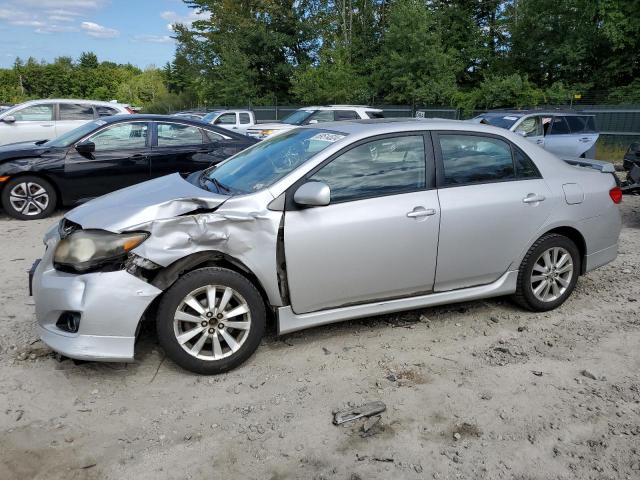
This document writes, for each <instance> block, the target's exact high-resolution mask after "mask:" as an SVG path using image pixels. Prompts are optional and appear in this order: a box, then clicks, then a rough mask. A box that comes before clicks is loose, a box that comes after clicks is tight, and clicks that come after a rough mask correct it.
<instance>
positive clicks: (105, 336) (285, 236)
mask: <svg viewBox="0 0 640 480" xmlns="http://www.w3.org/2000/svg"><path fill="white" fill-rule="evenodd" d="M577 163H579V164H580V165H570V164H569V163H567V162H565V161H562V160H560V159H558V158H557V157H555V156H554V155H553V154H551V153H549V152H546V151H544V150H542V149H541V148H539V147H538V146H536V145H534V144H532V143H530V142H528V141H527V140H526V139H524V138H522V137H521V136H519V135H515V134H513V133H510V132H507V131H505V130H502V129H498V128H494V127H490V126H485V125H472V124H469V123H462V122H454V121H444V120H437V121H436V120H431V121H428V120H403V121H400V120H379V121H371V120H369V121H367V120H365V121H349V122H339V123H328V124H322V125H321V126H308V127H303V128H298V129H295V130H293V131H290V132H287V133H284V134H282V135H279V136H275V137H273V138H272V139H269V140H266V141H264V142H261V143H260V144H257V145H255V146H252V147H251V148H249V149H247V150H245V151H243V152H241V153H239V154H237V155H235V156H234V157H231V158H230V159H228V160H226V161H225V162H223V163H221V164H219V165H217V166H216V167H212V168H210V169H208V170H205V171H204V172H199V173H197V174H193V175H191V176H189V177H187V178H184V177H182V176H180V175H178V174H174V175H169V176H166V177H162V178H158V179H155V180H152V181H149V182H146V183H143V184H139V185H137V186H134V187H130V188H127V189H124V190H120V191H117V192H114V193H111V194H109V195H106V196H104V197H101V198H98V199H96V200H93V201H91V202H89V203H86V204H84V205H82V206H80V207H78V208H76V209H74V210H71V211H70V212H68V213H67V214H66V215H65V218H64V219H63V220H62V221H61V222H60V224H59V225H57V226H55V227H54V228H52V229H51V230H50V231H49V232H48V234H47V235H46V237H45V243H46V245H47V249H46V252H45V254H44V257H43V259H42V261H40V263H39V264H38V266H37V268H36V270H35V272H34V273H33V288H34V295H35V300H36V315H37V319H38V324H39V332H40V335H41V337H42V339H43V340H44V341H45V342H46V343H47V344H49V345H50V346H51V347H52V348H53V349H54V350H57V351H58V352H60V353H61V354H63V355H65V356H68V357H72V358H78V359H90V360H111V361H130V360H132V359H133V357H134V345H135V339H136V335H137V334H138V332H139V331H140V328H139V326H140V324H141V322H142V321H143V320H148V321H151V322H155V324H156V327H157V332H158V338H159V342H160V344H161V345H162V347H163V348H164V349H165V351H166V353H167V354H168V356H169V357H170V358H171V359H173V360H174V361H175V362H176V363H177V364H179V365H181V366H182V367H184V368H185V369H187V370H191V371H193V372H198V373H204V374H213V373H219V372H223V371H226V370H229V369H231V368H233V367H235V366H237V365H239V364H241V363H242V362H243V361H244V360H246V359H247V358H248V357H249V356H250V355H251V354H252V353H253V352H254V351H255V349H256V348H257V347H258V344H259V343H260V339H261V337H262V336H263V334H264V331H265V323H266V319H267V312H272V313H273V316H274V317H275V319H276V322H277V327H278V332H279V333H288V332H293V331H296V330H301V329H304V328H309V327H313V326H317V325H323V324H327V323H331V322H337V321H341V320H346V319H352V318H362V317H369V316H372V315H378V314H383V313H388V312H397V311H402V310H411V309H416V308H423V307H429V306H433V305H440V304H446V303H451V302H460V301H468V300H473V299H480V298H487V297H494V296H502V295H511V296H512V297H513V298H514V300H515V301H516V302H517V303H518V304H520V305H521V306H522V307H524V308H527V309H530V310H534V311H545V310H550V309H553V308H556V307H558V306H560V305H561V304H562V303H563V302H564V301H565V300H566V299H567V298H568V297H569V295H571V292H572V291H573V289H574V287H575V285H576V282H577V281H578V277H579V276H580V275H583V274H585V273H587V272H589V271H591V270H593V269H595V268H597V267H599V266H601V265H604V264H606V263H608V262H610V261H612V260H613V259H614V258H615V257H616V254H617V247H618V235H619V233H620V227H621V221H620V214H619V211H618V207H617V205H616V204H617V203H619V202H620V200H621V192H620V189H619V188H618V187H617V186H616V181H615V178H614V176H613V175H612V173H611V172H612V171H613V170H612V168H611V165H608V164H603V163H598V162H595V161H588V160H585V161H577Z"/></svg>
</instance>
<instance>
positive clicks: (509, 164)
mask: <svg viewBox="0 0 640 480" xmlns="http://www.w3.org/2000/svg"><path fill="white" fill-rule="evenodd" d="M439 139H440V150H441V152H442V162H443V165H444V184H445V186H451V185H467V184H471V183H485V182H497V181H502V180H509V179H513V178H515V171H514V168H513V158H512V157H511V146H510V145H509V144H508V143H507V142H505V141H503V140H499V139H496V138H490V137H483V136H476V135H454V134H440V135H439Z"/></svg>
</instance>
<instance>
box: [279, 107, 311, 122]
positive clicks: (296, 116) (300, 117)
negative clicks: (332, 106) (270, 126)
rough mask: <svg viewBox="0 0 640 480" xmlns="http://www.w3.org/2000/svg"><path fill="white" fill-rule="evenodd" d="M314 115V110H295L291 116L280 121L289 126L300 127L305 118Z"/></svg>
mask: <svg viewBox="0 0 640 480" xmlns="http://www.w3.org/2000/svg"><path fill="white" fill-rule="evenodd" d="M314 113H315V110H296V111H295V112H293V113H292V114H291V115H289V116H288V117H286V118H285V119H284V120H282V123H288V124H289V125H302V124H303V123H304V122H305V121H306V120H307V118H309V117H310V116H311V115H313V114H314Z"/></svg>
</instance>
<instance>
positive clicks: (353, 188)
mask: <svg viewBox="0 0 640 480" xmlns="http://www.w3.org/2000/svg"><path fill="white" fill-rule="evenodd" d="M310 179H311V180H317V181H323V182H325V183H326V184H327V185H329V188H331V203H335V202H345V201H350V200H359V199H363V198H370V197H379V196H383V195H391V194H398V193H406V192H414V191H416V190H422V189H424V188H425V186H426V169H425V155H424V140H423V137H422V136H421V135H411V136H406V137H394V138H385V139H380V140H374V141H372V142H368V143H365V144H363V145H359V146H357V147H355V148H352V149H351V150H349V151H347V152H345V153H343V154H342V155H340V156H339V157H337V158H335V159H334V160H332V161H331V162H330V163H328V164H327V165H325V166H324V167H322V168H321V169H320V170H318V171H317V172H316V173H314V174H313V175H312V176H311V177H310Z"/></svg>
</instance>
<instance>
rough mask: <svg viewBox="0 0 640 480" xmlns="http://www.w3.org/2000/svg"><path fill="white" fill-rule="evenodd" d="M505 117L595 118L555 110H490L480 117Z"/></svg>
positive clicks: (578, 112)
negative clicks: (577, 116) (575, 116)
mask: <svg viewBox="0 0 640 480" xmlns="http://www.w3.org/2000/svg"><path fill="white" fill-rule="evenodd" d="M503 115H511V116H514V117H524V116H525V115H549V116H554V115H555V116H572V115H580V116H581V117H584V116H595V115H594V114H593V113H584V112H581V111H579V110H560V109H558V110H553V109H547V110H542V109H535V108H532V109H527V110H508V109H506V110H489V111H488V112H484V113H481V114H480V115H478V116H479V117H483V116H495V117H498V116H503Z"/></svg>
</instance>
